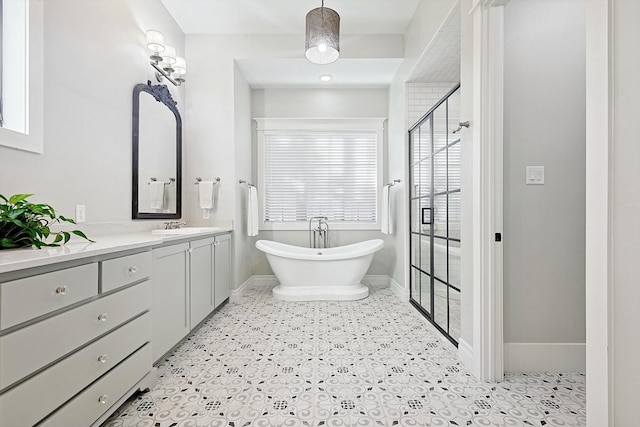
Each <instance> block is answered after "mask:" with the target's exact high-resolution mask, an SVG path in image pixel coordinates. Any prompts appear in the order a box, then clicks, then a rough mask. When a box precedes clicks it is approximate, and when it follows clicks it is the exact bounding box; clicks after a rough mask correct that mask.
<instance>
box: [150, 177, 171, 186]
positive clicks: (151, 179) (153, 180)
mask: <svg viewBox="0 0 640 427" xmlns="http://www.w3.org/2000/svg"><path fill="white" fill-rule="evenodd" d="M149 180H150V181H151V182H156V181H157V180H158V178H149ZM151 182H147V185H151ZM174 182H176V179H175V178H169V182H165V183H164V185H171V184H173V183H174Z"/></svg>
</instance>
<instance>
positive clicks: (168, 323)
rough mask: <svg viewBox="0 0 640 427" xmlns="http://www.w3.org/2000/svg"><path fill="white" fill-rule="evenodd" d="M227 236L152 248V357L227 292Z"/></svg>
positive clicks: (194, 324)
mask: <svg viewBox="0 0 640 427" xmlns="http://www.w3.org/2000/svg"><path fill="white" fill-rule="evenodd" d="M230 261H231V234H230V233H226V234H219V235H216V236H214V237H206V238H200V239H194V240H191V241H189V242H187V243H179V244H173V245H169V246H162V247H158V248H154V249H153V275H154V281H153V310H152V311H153V360H155V361H156V362H157V361H158V360H160V358H161V357H162V356H164V355H165V354H166V353H167V352H168V351H169V350H171V349H172V348H173V347H174V346H175V345H176V344H178V342H180V340H181V339H183V338H184V337H185V336H186V335H187V334H188V333H189V332H190V331H192V330H193V329H194V328H195V327H197V326H198V325H199V324H200V323H201V322H202V321H203V320H204V319H206V318H207V316H209V315H210V314H211V313H212V312H213V310H215V309H216V308H217V307H219V306H220V304H222V303H223V302H224V301H226V300H227V299H228V298H229V296H230V295H231V266H230Z"/></svg>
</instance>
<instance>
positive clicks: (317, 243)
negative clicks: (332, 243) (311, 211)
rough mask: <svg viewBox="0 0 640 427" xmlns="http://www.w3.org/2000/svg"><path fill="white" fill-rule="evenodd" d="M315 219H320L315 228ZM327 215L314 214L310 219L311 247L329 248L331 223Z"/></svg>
mask: <svg viewBox="0 0 640 427" xmlns="http://www.w3.org/2000/svg"><path fill="white" fill-rule="evenodd" d="M313 221H318V226H317V227H316V228H313ZM326 221H328V218H327V217H326V216H314V217H312V218H311V219H309V247H310V248H328V247H329V224H327V222H326Z"/></svg>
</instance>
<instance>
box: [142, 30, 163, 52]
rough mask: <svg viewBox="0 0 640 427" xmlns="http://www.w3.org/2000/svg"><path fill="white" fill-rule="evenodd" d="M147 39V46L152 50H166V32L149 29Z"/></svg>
mask: <svg viewBox="0 0 640 427" xmlns="http://www.w3.org/2000/svg"><path fill="white" fill-rule="evenodd" d="M145 36H146V39H147V48H149V50H150V51H152V52H155V53H158V52H163V51H164V34H162V33H161V32H160V31H155V30H149V31H147V32H146V33H145Z"/></svg>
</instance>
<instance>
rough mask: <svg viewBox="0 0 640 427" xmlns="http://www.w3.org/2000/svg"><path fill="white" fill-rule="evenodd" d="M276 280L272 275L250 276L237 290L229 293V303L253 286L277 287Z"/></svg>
mask: <svg viewBox="0 0 640 427" xmlns="http://www.w3.org/2000/svg"><path fill="white" fill-rule="evenodd" d="M277 284H278V279H277V278H276V276H274V275H257V276H251V277H249V278H248V279H247V280H245V282H244V283H243V284H242V285H240V286H239V287H238V288H237V289H234V290H232V291H231V297H229V301H237V300H238V298H240V297H241V296H242V295H243V294H244V293H246V292H247V290H248V289H249V288H250V287H251V286H253V285H259V286H270V285H277Z"/></svg>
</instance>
